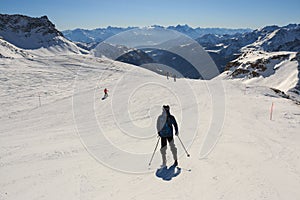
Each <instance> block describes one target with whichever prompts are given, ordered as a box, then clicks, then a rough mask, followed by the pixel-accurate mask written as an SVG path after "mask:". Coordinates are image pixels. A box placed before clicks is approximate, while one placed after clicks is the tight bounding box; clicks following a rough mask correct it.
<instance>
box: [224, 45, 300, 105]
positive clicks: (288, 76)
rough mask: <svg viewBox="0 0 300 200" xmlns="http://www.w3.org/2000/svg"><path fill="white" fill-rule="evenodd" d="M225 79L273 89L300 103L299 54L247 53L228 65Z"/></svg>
mask: <svg viewBox="0 0 300 200" xmlns="http://www.w3.org/2000/svg"><path fill="white" fill-rule="evenodd" d="M224 74H226V77H227V78H231V79H237V78H238V79H241V80H243V82H244V83H246V84H251V85H253V84H255V85H261V86H267V87H270V88H274V89H276V90H278V91H281V92H283V93H286V94H288V95H291V97H290V98H292V99H295V100H297V101H298V102H300V98H299V97H300V96H299V94H300V87H299V86H300V54H299V52H298V53H297V52H265V51H257V50H256V51H248V52H245V53H243V54H242V55H241V56H240V57H239V58H237V59H236V60H234V61H231V62H229V63H228V65H227V66H226V68H225V72H224Z"/></svg>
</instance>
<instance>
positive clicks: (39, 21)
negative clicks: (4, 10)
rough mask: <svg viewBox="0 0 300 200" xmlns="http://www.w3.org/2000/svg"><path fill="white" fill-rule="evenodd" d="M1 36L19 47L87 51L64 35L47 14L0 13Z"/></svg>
mask: <svg viewBox="0 0 300 200" xmlns="http://www.w3.org/2000/svg"><path fill="white" fill-rule="evenodd" d="M0 37H1V38H2V39H3V40H5V41H7V42H9V43H11V44H13V45H15V46H16V47H18V48H22V49H27V50H36V49H44V51H48V52H52V53H54V52H61V53H86V51H85V50H83V49H81V48H79V47H77V46H76V45H75V44H74V43H73V42H71V41H69V40H67V39H66V38H64V37H63V35H62V33H61V32H59V31H58V30H57V29H56V28H55V26H54V24H53V23H52V22H50V21H49V19H48V18H47V17H46V16H43V17H40V18H32V17H28V16H23V15H5V14H0Z"/></svg>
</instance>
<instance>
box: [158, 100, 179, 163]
mask: <svg viewBox="0 0 300 200" xmlns="http://www.w3.org/2000/svg"><path fill="white" fill-rule="evenodd" d="M173 126H174V128H175V135H176V136H177V135H178V126H177V122H176V119H175V117H174V116H173V115H171V114H170V107H169V106H168V105H164V106H163V112H162V114H161V115H160V116H159V117H158V119H157V124H156V127H157V131H158V135H159V136H160V137H161V149H160V152H161V155H162V167H164V166H166V164H167V158H166V151H167V141H168V142H169V145H170V147H171V151H172V154H173V158H174V164H173V166H177V165H178V161H177V148H176V146H175V143H174V139H173Z"/></svg>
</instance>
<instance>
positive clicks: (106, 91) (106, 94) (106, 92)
mask: <svg viewBox="0 0 300 200" xmlns="http://www.w3.org/2000/svg"><path fill="white" fill-rule="evenodd" d="M107 97H108V89H107V88H105V89H104V97H103V98H102V99H106V98H107Z"/></svg>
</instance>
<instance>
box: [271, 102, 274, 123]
mask: <svg viewBox="0 0 300 200" xmlns="http://www.w3.org/2000/svg"><path fill="white" fill-rule="evenodd" d="M273 109H274V102H272V105H271V110H270V120H273Z"/></svg>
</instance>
